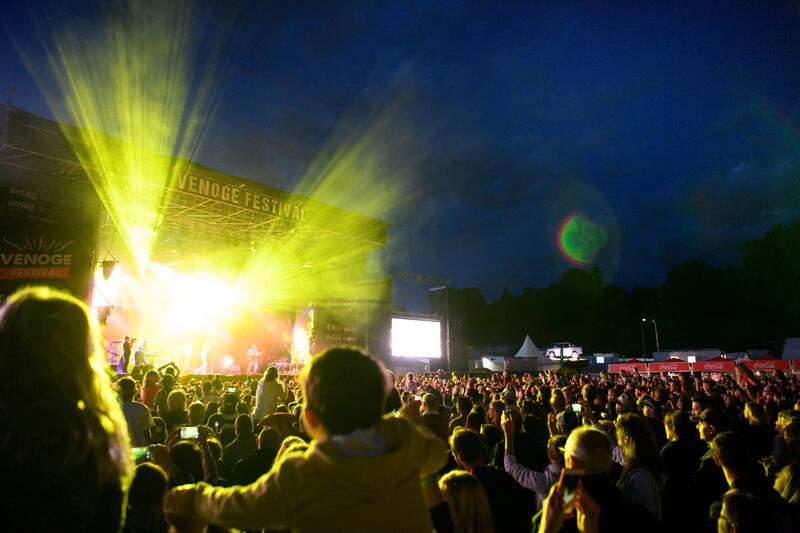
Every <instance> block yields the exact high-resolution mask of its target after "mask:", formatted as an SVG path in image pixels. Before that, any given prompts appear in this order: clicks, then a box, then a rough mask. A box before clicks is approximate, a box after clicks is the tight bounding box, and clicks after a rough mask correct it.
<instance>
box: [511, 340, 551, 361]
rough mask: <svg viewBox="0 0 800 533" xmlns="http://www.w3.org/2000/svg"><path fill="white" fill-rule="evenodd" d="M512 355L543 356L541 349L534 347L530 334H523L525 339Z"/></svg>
mask: <svg viewBox="0 0 800 533" xmlns="http://www.w3.org/2000/svg"><path fill="white" fill-rule="evenodd" d="M514 357H535V358H537V359H544V358H545V357H544V354H543V353H542V352H541V350H539V348H537V347H536V344H534V343H533V341H532V340H531V336H530V335H525V341H524V342H523V343H522V347H521V348H520V349H519V351H518V352H517V355H515V356H514Z"/></svg>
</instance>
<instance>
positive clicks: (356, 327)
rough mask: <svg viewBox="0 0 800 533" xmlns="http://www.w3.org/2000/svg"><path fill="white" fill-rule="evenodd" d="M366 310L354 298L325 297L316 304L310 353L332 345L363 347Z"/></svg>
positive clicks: (361, 303)
mask: <svg viewBox="0 0 800 533" xmlns="http://www.w3.org/2000/svg"><path fill="white" fill-rule="evenodd" d="M366 320H367V317H366V310H365V308H364V305H363V302H361V301H360V300H358V299H354V298H327V299H324V300H322V301H320V302H319V303H318V304H317V306H316V316H315V318H314V335H313V344H312V346H313V348H312V354H314V353H319V352H321V351H323V350H325V349H327V348H331V347H333V346H342V345H348V346H355V347H357V348H361V349H365V346H364V339H365V331H366Z"/></svg>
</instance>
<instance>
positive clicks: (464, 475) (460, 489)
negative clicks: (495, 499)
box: [439, 470, 494, 533]
mask: <svg viewBox="0 0 800 533" xmlns="http://www.w3.org/2000/svg"><path fill="white" fill-rule="evenodd" d="M439 490H441V491H442V496H444V499H445V501H446V502H447V507H448V508H449V509H450V516H451V517H452V518H453V531H454V532H455V533H477V532H482V533H488V532H493V531H494V528H493V527H492V513H491V511H490V510H489V500H488V498H487V497H486V491H485V490H484V489H483V485H481V482H480V480H478V478H477V477H475V476H474V475H472V474H470V473H469V472H465V471H464V470H453V471H452V472H448V473H447V474H445V475H444V476H442V478H441V479H440V480H439Z"/></svg>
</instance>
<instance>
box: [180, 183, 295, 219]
mask: <svg viewBox="0 0 800 533" xmlns="http://www.w3.org/2000/svg"><path fill="white" fill-rule="evenodd" d="M242 187H244V185H242V184H240V185H238V186H237V185H233V184H230V183H223V182H220V181H216V180H212V179H209V178H207V177H201V176H195V175H191V174H182V175H180V176H179V177H178V181H177V188H178V191H180V192H185V193H189V194H192V195H195V196H199V197H200V198H202V199H203V200H216V201H218V202H223V203H226V204H229V205H233V206H236V207H241V208H244V209H248V210H250V211H257V212H259V213H265V214H270V215H275V216H278V217H282V218H286V219H289V220H294V221H296V222H306V208H305V206H304V205H303V203H301V202H300V201H298V200H296V199H295V200H288V199H285V198H279V197H278V195H277V194H269V193H267V192H266V191H261V190H256V189H255V188H253V187H248V188H242Z"/></svg>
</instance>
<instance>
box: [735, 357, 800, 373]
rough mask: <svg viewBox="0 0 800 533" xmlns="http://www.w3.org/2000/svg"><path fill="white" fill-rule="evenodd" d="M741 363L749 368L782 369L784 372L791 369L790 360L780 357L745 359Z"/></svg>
mask: <svg viewBox="0 0 800 533" xmlns="http://www.w3.org/2000/svg"><path fill="white" fill-rule="evenodd" d="M742 363H744V366H746V367H747V368H749V369H750V370H762V371H763V370H782V371H784V372H788V371H789V370H791V361H784V360H782V359H763V360H755V361H749V360H745V361H742Z"/></svg>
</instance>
